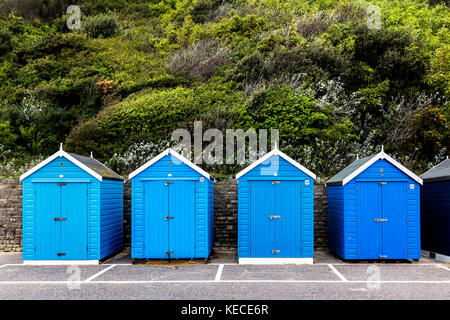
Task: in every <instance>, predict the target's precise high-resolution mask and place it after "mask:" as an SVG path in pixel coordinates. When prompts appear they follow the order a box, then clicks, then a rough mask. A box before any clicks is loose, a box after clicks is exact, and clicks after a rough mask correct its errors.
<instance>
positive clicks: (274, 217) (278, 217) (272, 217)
mask: <svg viewBox="0 0 450 320" xmlns="http://www.w3.org/2000/svg"><path fill="white" fill-rule="evenodd" d="M280 218H281V216H269V219H270V220H272V219H280Z"/></svg>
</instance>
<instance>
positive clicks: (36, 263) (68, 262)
mask: <svg viewBox="0 0 450 320" xmlns="http://www.w3.org/2000/svg"><path fill="white" fill-rule="evenodd" d="M23 264H25V265H30V266H66V265H90V266H92V265H98V264H99V260H24V261H23Z"/></svg>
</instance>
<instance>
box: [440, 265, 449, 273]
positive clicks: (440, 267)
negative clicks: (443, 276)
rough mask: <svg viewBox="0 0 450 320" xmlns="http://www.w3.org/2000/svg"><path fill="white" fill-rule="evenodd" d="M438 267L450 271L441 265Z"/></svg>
mask: <svg viewBox="0 0 450 320" xmlns="http://www.w3.org/2000/svg"><path fill="white" fill-rule="evenodd" d="M438 267H439V268H442V269H445V270H447V271H450V268H447V267H444V266H443V265H441V264H438Z"/></svg>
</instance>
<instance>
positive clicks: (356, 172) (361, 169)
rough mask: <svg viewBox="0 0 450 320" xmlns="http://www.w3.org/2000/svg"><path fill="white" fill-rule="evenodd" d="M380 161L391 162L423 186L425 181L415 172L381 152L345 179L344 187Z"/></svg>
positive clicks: (343, 180) (343, 181)
mask: <svg viewBox="0 0 450 320" xmlns="http://www.w3.org/2000/svg"><path fill="white" fill-rule="evenodd" d="M378 160H386V161H388V162H390V163H391V164H392V165H394V166H395V167H397V169H399V170H400V171H402V172H403V173H404V174H406V175H407V176H409V177H410V178H411V179H413V180H414V181H416V182H417V183H420V184H421V185H422V184H423V181H422V179H421V178H420V177H418V176H417V175H415V174H414V173H413V172H411V171H410V170H408V169H407V168H405V167H404V166H403V165H401V164H400V163H399V162H398V161H396V160H395V159H393V158H392V157H391V156H389V155H388V154H386V153H384V151H381V152H380V153H378V154H377V155H375V156H374V157H373V158H372V159H370V160H369V161H367V162H365V163H364V164H363V165H361V166H360V167H358V168H357V169H356V170H354V171H353V172H351V173H350V174H349V175H347V176H346V177H345V178H344V179H342V185H345V184H347V183H348V182H349V181H351V180H353V178H355V177H356V176H357V175H359V174H360V173H361V172H363V171H364V170H366V169H367V168H368V167H370V166H371V165H372V164H374V163H375V162H377V161H378Z"/></svg>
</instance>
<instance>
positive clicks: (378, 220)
mask: <svg viewBox="0 0 450 320" xmlns="http://www.w3.org/2000/svg"><path fill="white" fill-rule="evenodd" d="M386 221H388V219H375V222H386Z"/></svg>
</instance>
